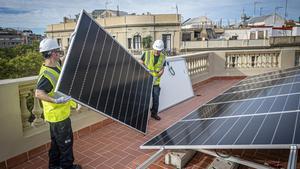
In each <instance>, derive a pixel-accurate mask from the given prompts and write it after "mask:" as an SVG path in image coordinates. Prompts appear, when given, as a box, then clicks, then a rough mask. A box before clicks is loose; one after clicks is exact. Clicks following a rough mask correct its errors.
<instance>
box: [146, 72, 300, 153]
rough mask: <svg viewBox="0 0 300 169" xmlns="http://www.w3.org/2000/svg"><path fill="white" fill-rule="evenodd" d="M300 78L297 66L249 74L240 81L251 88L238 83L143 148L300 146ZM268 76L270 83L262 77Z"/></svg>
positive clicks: (267, 147)
mask: <svg viewBox="0 0 300 169" xmlns="http://www.w3.org/2000/svg"><path fill="white" fill-rule="evenodd" d="M291 72H293V75H292V76H291V77H288V78H287V77H286V76H285V75H286V73H291ZM262 77H264V79H261V78H262ZM299 77H300V71H299V67H295V68H290V69H287V70H281V71H277V72H271V73H268V74H263V75H258V76H255V77H250V78H247V79H245V80H243V81H241V82H240V83H239V85H238V86H239V87H241V86H247V87H245V88H237V87H232V88H231V89H229V90H227V92H225V93H224V94H222V95H219V96H218V97H216V98H215V99H213V100H211V101H210V102H208V103H207V104H205V105H203V106H201V107H200V108H198V109H196V110H195V111H193V112H191V113H190V114H189V115H187V116H186V117H185V118H183V119H182V120H181V121H179V122H177V123H176V124H174V125H173V126H171V127H170V128H168V129H167V130H165V131H164V132H162V133H161V134H159V135H157V136H156V137H154V138H153V139H151V140H150V141H148V142H146V143H145V144H144V145H142V146H141V148H142V149H161V148H164V149H227V148H228V149H273V148H276V149H289V148H290V146H291V145H300V83H299ZM250 79H251V83H249V82H250V81H249V80H250ZM255 79H256V81H255ZM265 79H269V80H268V82H261V81H263V80H265ZM273 79H276V80H273ZM283 79H285V80H283ZM245 81H247V83H246V82H245ZM258 86H259V87H258Z"/></svg>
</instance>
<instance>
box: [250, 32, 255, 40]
mask: <svg viewBox="0 0 300 169" xmlns="http://www.w3.org/2000/svg"><path fill="white" fill-rule="evenodd" d="M254 39H255V32H250V40H254Z"/></svg>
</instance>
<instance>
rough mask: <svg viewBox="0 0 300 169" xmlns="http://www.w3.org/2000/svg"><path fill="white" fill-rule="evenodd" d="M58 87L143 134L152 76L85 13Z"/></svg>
mask: <svg viewBox="0 0 300 169" xmlns="http://www.w3.org/2000/svg"><path fill="white" fill-rule="evenodd" d="M75 32H76V34H75V36H74V38H73V40H72V42H71V44H70V50H69V51H68V54H67V58H66V61H65V63H64V66H63V70H62V73H61V75H60V78H59V82H58V85H57V91H58V92H61V93H63V94H66V95H70V96H72V98H73V99H74V100H75V101H77V102H79V103H81V104H83V105H85V106H87V107H89V108H92V109H93V110H95V111H97V112H99V113H102V114H104V115H106V116H108V117H110V118H112V119H114V120H117V121H119V122H121V123H124V124H126V125H128V126H130V127H132V128H134V129H137V130H138V131H140V132H143V133H145V132H146V128H147V121H148V111H149V103H150V97H151V90H152V76H151V75H150V74H149V73H148V72H147V71H146V69H145V68H144V67H143V66H142V65H140V64H139V63H138V62H137V60H136V59H134V58H133V57H132V56H131V55H130V54H129V53H128V52H127V50H126V49H124V48H123V47H122V46H121V45H120V44H119V43H118V42H117V41H116V40H115V39H114V38H112V37H111V36H110V35H109V34H108V33H107V32H106V31H105V30H104V29H103V28H102V27H101V26H100V25H98V23H97V22H95V21H94V20H93V19H92V18H91V17H90V16H89V15H88V14H87V13H86V12H85V11H82V12H81V15H80V17H79V20H78V23H77V26H76V29H75Z"/></svg>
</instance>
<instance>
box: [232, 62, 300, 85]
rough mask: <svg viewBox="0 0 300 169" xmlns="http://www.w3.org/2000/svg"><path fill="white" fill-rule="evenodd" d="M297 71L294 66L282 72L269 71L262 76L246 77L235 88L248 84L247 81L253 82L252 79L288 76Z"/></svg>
mask: <svg viewBox="0 0 300 169" xmlns="http://www.w3.org/2000/svg"><path fill="white" fill-rule="evenodd" d="M299 69H300V66H295V67H291V68H288V69H284V70H278V71H270V72H267V73H263V74H259V75H255V76H250V77H247V78H245V79H243V80H241V81H240V82H239V83H237V84H236V85H235V86H240V85H243V84H245V83H246V84H247V83H248V82H247V81H253V80H254V79H261V78H264V77H268V76H270V77H274V76H275V77H276V76H281V75H282V74H288V73H290V72H296V71H299Z"/></svg>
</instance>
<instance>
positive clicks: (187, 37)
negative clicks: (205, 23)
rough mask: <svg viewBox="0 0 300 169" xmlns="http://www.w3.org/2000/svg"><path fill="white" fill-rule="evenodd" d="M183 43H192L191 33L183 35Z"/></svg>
mask: <svg viewBox="0 0 300 169" xmlns="http://www.w3.org/2000/svg"><path fill="white" fill-rule="evenodd" d="M182 41H191V33H182Z"/></svg>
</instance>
